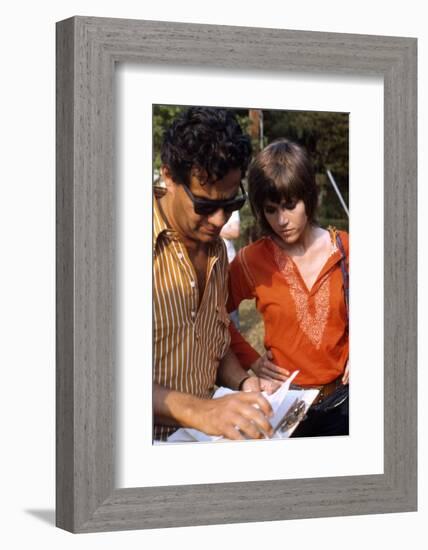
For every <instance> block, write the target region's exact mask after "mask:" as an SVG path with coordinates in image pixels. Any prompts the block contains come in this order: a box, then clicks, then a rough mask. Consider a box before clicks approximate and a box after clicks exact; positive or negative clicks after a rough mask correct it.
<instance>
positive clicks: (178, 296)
mask: <svg viewBox="0 0 428 550" xmlns="http://www.w3.org/2000/svg"><path fill="white" fill-rule="evenodd" d="M227 265H228V263H227V254H226V249H225V246H224V243H223V241H222V239H220V238H219V239H217V240H216V241H215V242H213V243H210V245H209V247H208V264H207V277H206V283H205V290H204V294H203V296H202V299H201V301H200V305H199V307H198V304H199V289H198V280H197V277H196V272H195V269H194V267H193V265H192V263H191V262H190V260H189V256H188V253H187V250H186V248H185V246H184V244H183V243H182V242H181V241H180V238H179V236H178V234H177V233H176V232H175V231H173V230H172V229H171V228H170V227H168V225H167V224H166V223H165V220H164V219H163V217H162V216H161V213H160V211H159V206H158V204H157V200H156V199H155V200H154V208H153V381H154V382H156V383H157V384H160V385H161V386H164V387H166V388H168V389H172V390H177V391H180V392H185V393H190V394H192V395H195V396H197V397H201V398H210V397H211V396H212V393H213V391H214V384H215V379H216V375H217V368H218V365H219V362H220V360H221V358H222V357H223V356H224V355H225V353H226V352H227V350H228V349H229V343H230V335H229V330H228V325H229V317H228V314H227V311H226V301H227ZM175 429H176V428H174V427H171V426H163V425H160V424H155V426H154V434H153V437H154V439H158V440H159V439H160V440H165V439H166V438H167V437H168V436H169V435H170V434H171V433H172V432H174V431H175Z"/></svg>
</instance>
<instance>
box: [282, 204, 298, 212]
mask: <svg viewBox="0 0 428 550" xmlns="http://www.w3.org/2000/svg"><path fill="white" fill-rule="evenodd" d="M296 204H297V202H287V203H285V204H284V205H283V208H284V209H285V210H294V209H295V208H296Z"/></svg>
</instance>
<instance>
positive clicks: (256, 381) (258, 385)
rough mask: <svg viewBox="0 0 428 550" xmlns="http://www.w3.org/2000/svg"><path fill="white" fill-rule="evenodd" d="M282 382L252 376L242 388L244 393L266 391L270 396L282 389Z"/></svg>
mask: <svg viewBox="0 0 428 550" xmlns="http://www.w3.org/2000/svg"><path fill="white" fill-rule="evenodd" d="M280 386H281V382H279V381H277V380H268V379H266V378H259V377H258V376H250V377H249V378H247V379H246V380H245V381H244V382H243V384H242V387H241V390H242V391H247V392H248V391H258V392H261V391H265V392H266V393H267V394H268V395H270V394H272V393H274V392H276V390H277V389H278V388H280Z"/></svg>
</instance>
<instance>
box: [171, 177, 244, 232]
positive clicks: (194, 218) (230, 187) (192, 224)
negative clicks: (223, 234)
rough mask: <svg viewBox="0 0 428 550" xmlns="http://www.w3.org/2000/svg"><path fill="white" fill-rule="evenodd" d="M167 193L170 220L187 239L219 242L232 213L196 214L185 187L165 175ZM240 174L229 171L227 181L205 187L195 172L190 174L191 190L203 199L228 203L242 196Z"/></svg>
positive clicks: (220, 210) (208, 184)
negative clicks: (219, 237) (169, 202)
mask: <svg viewBox="0 0 428 550" xmlns="http://www.w3.org/2000/svg"><path fill="white" fill-rule="evenodd" d="M164 176H165V181H166V185H167V188H168V192H169V193H171V196H170V198H171V211H170V212H171V214H172V217H173V219H172V220H170V222H172V224H173V225H174V227H175V229H176V230H177V231H178V232H179V233H180V235H181V236H182V237H183V238H184V239H188V240H190V241H199V242H203V243H209V242H211V241H214V240H215V239H217V237H218V236H219V234H220V231H221V229H222V227H223V226H224V225H225V224H226V223H227V221H228V220H229V218H230V216H231V212H227V213H226V212H224V210H222V209H219V210H216V211H215V212H213V213H212V214H209V215H200V214H196V212H195V210H194V206H193V202H192V199H191V198H190V197H189V196H188V194H187V193H186V191H185V189H183V185H179V184H176V183H175V182H174V181H173V180H172V179H171V178H169V177H168V175H167V173H166V174H164ZM240 182H241V170H240V169H239V168H236V169H233V170H230V171H229V172H228V173H227V174H226V175H225V176H224V178H222V179H220V180H217V181H216V182H215V183H202V182H201V177H200V175H198V173H197V172H196V171H192V172H191V177H190V185H189V190H190V191H191V193H192V194H193V195H194V196H195V197H197V198H200V199H209V200H227V199H232V198H234V197H235V196H236V195H237V194H238V193H239V184H240Z"/></svg>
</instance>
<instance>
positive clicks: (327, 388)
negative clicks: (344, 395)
mask: <svg viewBox="0 0 428 550" xmlns="http://www.w3.org/2000/svg"><path fill="white" fill-rule="evenodd" d="M341 384H342V376H339V377H338V378H336V379H335V380H333V382H329V383H328V384H321V385H319V386H298V385H297V384H291V385H290V389H291V390H319V394H318V395H317V396H316V398H315V400H314V402H313V403H312V405H316V404H317V403H321V402H322V401H324V399H325V398H326V397H328V396H329V395H331V394H332V393H334V392H335V391H336V390H337V388H338V387H339V386H340V385H341Z"/></svg>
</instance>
